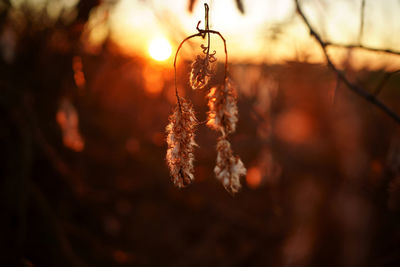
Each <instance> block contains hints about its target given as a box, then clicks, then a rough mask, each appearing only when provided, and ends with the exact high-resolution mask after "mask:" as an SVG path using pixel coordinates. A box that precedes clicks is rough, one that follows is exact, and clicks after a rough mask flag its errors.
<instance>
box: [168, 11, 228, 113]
mask: <svg viewBox="0 0 400 267" xmlns="http://www.w3.org/2000/svg"><path fill="white" fill-rule="evenodd" d="M204 8H205V20H206V22H205V29H204V30H202V29H200V28H199V25H200V23H201V21H199V22H198V23H197V26H196V29H197V31H198V33H196V34H192V35H190V36H188V37H186V38H185V39H183V41H182V42H181V43H180V44H179V46H178V49H177V50H176V53H175V58H174V75H175V77H174V81H175V95H176V99H177V102H178V106H179V111H180V112H181V113H182V107H181V101H180V99H179V93H178V85H177V77H176V60H177V58H178V54H179V51H180V50H181V48H182V46H183V44H184V43H185V42H186V41H188V40H190V39H192V38H194V37H197V36H201V37H202V38H204V37H205V35H206V34H207V35H208V46H207V53H206V55H207V56H208V55H209V53H210V33H211V34H216V35H218V36H219V37H220V38H221V39H222V41H223V43H224V52H225V73H224V86H225V85H226V80H227V77H228V50H227V48H226V40H225V38H224V37H223V36H222V34H221V33H220V32H218V31H214V30H210V29H209V25H208V11H209V8H208V5H207V4H204Z"/></svg>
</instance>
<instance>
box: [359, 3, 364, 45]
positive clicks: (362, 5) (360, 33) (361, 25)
mask: <svg viewBox="0 0 400 267" xmlns="http://www.w3.org/2000/svg"><path fill="white" fill-rule="evenodd" d="M364 13H365V0H361V14H360V32H359V34H358V43H359V44H361V41H362V38H363V34H364Z"/></svg>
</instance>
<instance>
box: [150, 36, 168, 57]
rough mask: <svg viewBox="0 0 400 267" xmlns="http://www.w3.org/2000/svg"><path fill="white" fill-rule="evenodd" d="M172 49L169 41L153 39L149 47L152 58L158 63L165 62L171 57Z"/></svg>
mask: <svg viewBox="0 0 400 267" xmlns="http://www.w3.org/2000/svg"><path fill="white" fill-rule="evenodd" d="M171 52H172V47H171V45H170V43H169V42H168V40H167V39H165V38H156V39H153V40H152V41H151V43H150V46H149V54H150V56H151V57H152V58H153V59H155V60H157V61H164V60H166V59H168V58H169V57H170V56H171Z"/></svg>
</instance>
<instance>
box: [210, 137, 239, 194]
mask: <svg viewBox="0 0 400 267" xmlns="http://www.w3.org/2000/svg"><path fill="white" fill-rule="evenodd" d="M214 173H215V176H216V177H217V179H218V180H219V181H220V182H221V183H222V184H223V186H224V187H225V189H226V190H227V191H228V192H229V193H231V194H235V193H237V192H238V191H239V190H240V188H241V185H240V177H241V176H245V175H246V168H245V167H244V165H243V162H242V161H241V160H240V158H239V157H238V156H234V155H233V152H232V149H231V144H230V143H229V141H227V140H226V139H224V138H220V139H219V140H218V143H217V163H216V165H215V168H214Z"/></svg>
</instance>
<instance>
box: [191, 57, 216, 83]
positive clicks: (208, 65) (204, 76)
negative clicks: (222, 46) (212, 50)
mask: <svg viewBox="0 0 400 267" xmlns="http://www.w3.org/2000/svg"><path fill="white" fill-rule="evenodd" d="M216 60H217V59H216V58H215V56H214V54H209V55H197V56H196V59H195V60H194V61H193V63H192V66H191V71H190V79H189V82H190V86H191V87H192V89H193V90H197V89H203V88H204V87H205V86H206V85H207V84H208V82H209V80H210V78H211V76H212V75H213V74H214V67H213V63H214V62H215V61H216Z"/></svg>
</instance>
